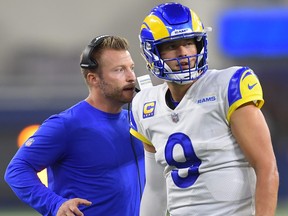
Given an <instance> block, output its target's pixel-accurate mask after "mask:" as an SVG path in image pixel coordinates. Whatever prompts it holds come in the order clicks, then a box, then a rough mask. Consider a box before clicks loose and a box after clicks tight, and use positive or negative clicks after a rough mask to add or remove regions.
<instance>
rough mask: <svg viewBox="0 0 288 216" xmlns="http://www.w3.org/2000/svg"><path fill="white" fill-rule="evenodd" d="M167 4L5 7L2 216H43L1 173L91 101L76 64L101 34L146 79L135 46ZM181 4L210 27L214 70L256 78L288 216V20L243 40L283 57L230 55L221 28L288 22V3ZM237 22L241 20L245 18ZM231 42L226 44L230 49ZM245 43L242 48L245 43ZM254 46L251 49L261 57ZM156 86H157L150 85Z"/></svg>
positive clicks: (140, 0)
mask: <svg viewBox="0 0 288 216" xmlns="http://www.w3.org/2000/svg"><path fill="white" fill-rule="evenodd" d="M163 2H165V1H152V0H150V1H147V0H122V1H117V0H107V1H95V0H85V1H71V0H60V1H56V0H52V1H39V0H25V1H21V0H9V1H5V0H0V125H1V130H0V159H1V160H0V176H1V178H0V215H1V216H2V215H3V216H12V215H22V216H25V215H29V216H33V215H39V214H37V213H34V211H33V210H31V209H30V208H29V207H28V206H26V205H24V204H23V203H21V202H20V201H19V200H18V199H17V198H16V196H15V195H14V194H13V193H12V191H11V190H10V188H9V187H8V186H7V184H6V183H5V182H4V179H3V175H4V171H5V168H6V166H7V164H8V162H9V161H10V159H11V158H12V156H13V155H14V153H15V152H16V151H17V148H18V147H17V137H18V135H19V133H20V131H21V130H22V129H23V128H25V127H26V126H28V125H33V124H41V122H42V121H43V120H44V119H46V118H47V117H48V116H50V115H51V114H54V113H57V112H59V111H61V110H63V109H65V108H67V107H69V106H70V105H72V104H74V103H75V102H78V101H79V100H82V99H83V98H85V97H86V95H87V88H86V86H85V84H84V81H83V79H82V76H81V74H80V70H79V56H80V53H81V51H82V50H83V49H84V47H85V45H86V44H87V43H88V42H89V41H90V40H91V39H92V38H93V37H95V36H97V35H99V34H104V33H105V34H116V35H120V36H123V37H126V38H127V39H128V40H129V42H130V47H131V54H132V55H133V58H134V61H135V63H136V73H137V75H138V76H139V75H144V74H145V73H146V70H145V65H144V60H143V59H142V57H141V55H140V49H139V42H138V31H139V27H140V24H141V22H142V20H143V18H144V17H145V16H146V15H147V13H148V12H149V11H150V9H151V8H152V7H153V6H154V5H156V4H158V3H163ZM176 2H180V3H183V4H185V5H187V6H189V7H191V8H193V9H194V11H195V12H196V13H197V14H198V15H199V16H200V18H201V19H202V21H203V22H204V24H205V26H212V28H213V31H212V32H210V33H209V64H210V68H218V69H221V68H225V67H229V66H232V65H248V66H250V67H251V68H253V69H254V71H255V72H256V73H257V75H258V76H259V78H260V80H261V82H262V85H263V89H264V97H265V99H266V104H265V105H264V108H263V111H264V114H265V116H266V117H267V119H268V123H269V127H270V129H271V134H272V139H273V145H274V150H275V153H276V157H277V162H278V166H279V172H280V191H279V205H278V211H277V216H280V215H281V216H282V215H287V213H288V209H285V206H287V203H288V183H287V182H288V172H287V167H288V145H287V141H288V133H287V122H288V114H287V110H288V100H287V99H288V97H287V92H288V85H287V81H288V74H287V73H286V72H285V71H286V70H287V66H288V64H287V60H288V46H287V42H285V40H283V39H285V37H286V41H288V40H287V34H286V35H285V33H288V32H287V30H285V28H287V25H288V23H287V20H288V19H287V16H285V15H284V18H283V19H281V20H282V23H281V25H280V24H277V23H275V22H272V23H271V22H270V23H269V22H266V21H269V20H271V18H273V16H274V15H275V16H276V15H279V13H278V12H276V13H275V12H274V13H272V15H271V14H269V15H267V18H266V21H265V19H264V22H263V23H262V24H263V25H261V24H260V23H257V26H255V28H254V27H253V29H254V32H250V31H246V32H245V33H244V34H243V32H242V38H246V36H247V38H248V39H251V40H252V39H253V38H255V37H256V40H258V38H259V40H260V39H263V38H264V40H265V41H266V40H267V41H268V42H269V43H271V44H269V43H268V42H267V43H265V44H266V45H267V46H269V45H271V46H273V41H278V42H279V43H280V44H282V42H283V44H284V45H283V46H281V47H280V48H279V50H281V51H283V52H279V50H274V51H273V52H271V53H268V54H267V53H264V54H263V52H262V53H261V50H260V51H259V50H257V52H258V53H257V52H255V53H256V54H255V53H254V55H249V54H251V53H253V50H252V52H251V50H248V51H247V52H246V53H245V52H244V54H243V55H240V56H239V55H237V53H233V52H229V49H231V48H232V49H233V44H232V45H231V47H226V46H223V40H224V39H223V38H225V34H223V33H224V32H225V31H224V30H223V26H221V22H220V21H221V20H222V21H223V19H225V16H224V15H225V14H226V15H227V14H228V15H229V14H230V15H231V14H232V15H233V14H235V13H237V12H239V11H241V10H242V11H243V9H244V11H245V10H246V9H248V8H249V9H251V10H252V14H253V13H254V12H255V14H257V13H258V14H261V13H262V11H267V10H270V9H273V10H274V9H275V10H276V11H277V10H279V11H281V13H283V14H288V1H287V0H242V1H237V0H213V1H209V0H203V1H199V0H198V1H197V0H183V1H180V0H178V1H176ZM283 10H284V12H283ZM285 10H286V12H285ZM250 12H251V11H250ZM242 15H243V14H242ZM244 16H245V13H244ZM226 18H227V17H226ZM238 18H239V19H240V20H241V16H238ZM262 18H263V17H262ZM283 20H284V21H283ZM285 20H286V26H285V25H282V24H283V23H284V24H285ZM235 23H236V21H235ZM258 24H259V26H258ZM274 24H275V25H274ZM278 25H279V26H278ZM236 27H237V26H236ZM242 27H243V26H241V28H238V29H242ZM271 29H272V30H273V31H276V33H275V34H274V35H275V38H274V40H272V41H271V40H270V39H271V37H269V38H268V37H267V38H265V35H263V32H267V33H268V32H269V31H270V30H271ZM283 29H284V30H283ZM234 30H235V28H234ZM250 30H251V29H250ZM278 30H279V32H280V33H279V34H278V33H277V31H278ZM252 31H253V30H252ZM231 33H232V32H231ZM235 34H236V33H235ZM244 35H245V37H244ZM229 37H230V36H228V39H229ZM228 39H227V38H226V39H225V40H226V42H227V40H228ZM225 40H224V43H225ZM265 41H264V42H265ZM236 42H237V41H236ZM246 42H247V41H246ZM254 42H255V41H254ZM242 43H243V44H245V41H242ZM243 44H240V45H243ZM285 44H286V45H285ZM238 45H239V44H238ZM250 45H251V44H250ZM250 45H247V46H246V47H249V48H251V49H259V47H257V46H250ZM234 48H235V47H234ZM262 51H263V50H262ZM258 54H260V55H258ZM152 81H153V82H154V83H155V84H157V83H158V81H157V80H156V79H155V78H153V77H152ZM19 212H21V213H19ZM26 212H27V213H26Z"/></svg>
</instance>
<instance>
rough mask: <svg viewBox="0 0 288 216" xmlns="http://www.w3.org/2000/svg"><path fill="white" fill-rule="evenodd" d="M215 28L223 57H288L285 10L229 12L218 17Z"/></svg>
mask: <svg viewBox="0 0 288 216" xmlns="http://www.w3.org/2000/svg"><path fill="white" fill-rule="evenodd" d="M218 26H219V35H218V40H219V45H220V49H221V50H222V52H223V53H224V54H225V55H228V56H231V57H241V58H242V57H258V58H259V57H260V58H261V57H262V58H263V57H284V56H286V57H287V56H288V8H269V9H268V8H267V9H230V10H227V11H226V12H224V13H223V14H222V15H221V17H220V19H219V25H218Z"/></svg>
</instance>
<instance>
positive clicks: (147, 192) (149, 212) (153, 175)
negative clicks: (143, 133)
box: [140, 144, 167, 216]
mask: <svg viewBox="0 0 288 216" xmlns="http://www.w3.org/2000/svg"><path fill="white" fill-rule="evenodd" d="M144 148H145V173H146V184H145V188H144V192H143V197H142V200H141V207H140V215H141V216H166V212H167V197H166V182H165V178H164V175H163V171H164V170H163V167H162V166H161V165H159V164H158V163H157V162H156V160H155V152H156V151H155V148H154V147H153V146H152V145H149V144H144Z"/></svg>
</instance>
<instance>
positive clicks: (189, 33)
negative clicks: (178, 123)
mask: <svg viewBox="0 0 288 216" xmlns="http://www.w3.org/2000/svg"><path fill="white" fill-rule="evenodd" d="M190 38H193V39H194V40H195V43H196V48H197V55H196V56H195V55H194V56H181V57H178V58H173V59H161V57H160V54H159V51H158V49H157V46H158V45H159V44H162V43H165V42H171V41H173V40H179V39H190ZM139 39H140V46H141V48H142V51H143V56H144V57H145V60H146V62H147V67H148V70H149V71H150V72H151V73H152V74H154V75H155V76H156V77H158V78H160V79H163V80H166V81H171V82H176V83H179V84H186V83H189V82H191V81H193V80H196V79H198V78H199V77H200V76H202V75H203V74H204V73H205V72H206V71H207V70H208V62H207V31H206V29H204V26H203V24H202V22H201V20H200V19H199V17H198V16H197V15H196V14H195V13H194V12H193V11H192V10H191V9H189V8H188V7H186V6H183V5H181V4H179V3H165V4H160V5H158V6H156V7H154V8H153V9H152V10H151V12H150V14H149V15H148V16H146V17H145V19H144V21H143V23H142V25H141V30H140V35H139ZM195 57H196V63H195V65H190V64H189V69H182V68H181V66H180V70H179V71H172V70H171V68H170V67H169V66H168V65H167V64H166V62H168V61H175V60H176V61H178V62H179V65H181V64H180V61H181V60H182V61H183V59H185V58H186V59H187V60H188V62H190V58H195Z"/></svg>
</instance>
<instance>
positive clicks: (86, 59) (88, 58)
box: [80, 35, 110, 69]
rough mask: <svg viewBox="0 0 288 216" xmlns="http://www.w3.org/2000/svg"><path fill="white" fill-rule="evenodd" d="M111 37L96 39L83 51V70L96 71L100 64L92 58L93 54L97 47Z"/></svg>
mask: <svg viewBox="0 0 288 216" xmlns="http://www.w3.org/2000/svg"><path fill="white" fill-rule="evenodd" d="M107 37H110V36H109V35H100V36H98V37H95V38H94V39H93V40H92V41H91V42H90V44H88V45H87V46H86V48H85V50H84V51H83V54H82V59H81V62H80V67H81V68H83V69H96V68H97V67H98V62H97V61H96V60H95V59H94V58H93V57H92V53H93V51H94V49H95V48H96V47H98V46H99V45H100V44H101V43H102V42H103V41H104V39H105V38H107Z"/></svg>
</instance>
